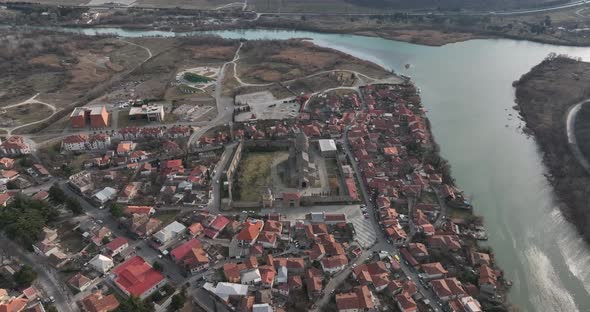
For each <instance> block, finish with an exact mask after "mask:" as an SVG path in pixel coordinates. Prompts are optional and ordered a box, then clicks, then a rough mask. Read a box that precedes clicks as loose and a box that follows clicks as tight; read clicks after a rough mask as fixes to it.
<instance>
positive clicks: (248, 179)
mask: <svg viewBox="0 0 590 312" xmlns="http://www.w3.org/2000/svg"><path fill="white" fill-rule="evenodd" d="M281 153H285V152H267V153H265V152H260V153H246V154H245V155H244V157H243V158H242V161H241V163H240V167H239V169H238V175H237V183H238V194H237V195H238V196H237V197H238V199H239V200H242V201H259V200H260V199H261V197H260V195H261V194H262V193H263V192H264V191H265V189H266V188H267V187H269V186H271V184H272V181H271V180H272V179H271V166H272V163H273V160H274V159H275V158H277V157H279V155H280V154H281Z"/></svg>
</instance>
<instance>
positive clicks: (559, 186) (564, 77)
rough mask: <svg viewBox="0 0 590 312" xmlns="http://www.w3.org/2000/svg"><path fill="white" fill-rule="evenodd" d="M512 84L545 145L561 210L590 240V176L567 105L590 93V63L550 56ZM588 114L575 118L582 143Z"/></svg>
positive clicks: (588, 138)
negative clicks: (573, 137)
mask: <svg viewBox="0 0 590 312" xmlns="http://www.w3.org/2000/svg"><path fill="white" fill-rule="evenodd" d="M514 85H515V86H516V100H517V103H518V106H519V108H520V111H521V115H522V116H523V118H524V120H525V122H526V125H527V127H528V129H530V130H531V131H532V133H534V135H535V138H536V140H537V142H538V144H539V145H540V147H541V150H542V152H543V161H544V163H545V164H546V166H547V167H548V169H549V173H550V178H549V179H550V181H551V183H552V185H553V187H554V188H555V191H556V193H557V195H558V197H559V199H560V200H561V201H562V202H563V203H564V205H562V209H563V211H564V212H565V214H566V216H567V217H568V219H569V220H570V221H571V222H572V223H574V224H575V225H576V227H577V228H578V230H579V231H580V233H581V234H582V235H583V236H584V238H585V239H586V240H590V210H588V209H587V207H588V198H589V197H590V176H589V175H588V173H587V172H586V171H585V170H584V168H583V167H582V166H581V165H580V164H579V163H578V161H577V160H576V158H575V157H574V155H573V154H572V152H571V150H570V147H569V145H568V143H567V142H568V141H567V134H566V115H567V112H568V109H569V108H570V107H571V106H572V105H573V104H575V103H578V102H579V101H581V100H583V99H586V98H588V97H590V63H585V62H581V61H578V60H573V59H571V58H567V57H564V56H555V55H551V56H550V57H548V58H547V59H546V60H544V61H543V62H542V63H541V64H539V65H537V66H535V67H534V68H533V69H532V70H531V71H530V72H529V73H527V74H525V75H523V76H522V78H521V79H520V80H519V81H516V82H515V83H514ZM585 118H590V114H588V113H587V112H584V111H582V112H581V113H580V114H579V115H578V119H577V120H576V124H577V125H578V126H579V127H580V128H579V129H576V133H577V134H578V136H577V139H578V141H579V142H583V141H590V135H589V134H590V133H589V132H588V131H586V130H585V129H586V127H587V125H588V122H589V120H585ZM582 148H587V146H585V145H583V146H582Z"/></svg>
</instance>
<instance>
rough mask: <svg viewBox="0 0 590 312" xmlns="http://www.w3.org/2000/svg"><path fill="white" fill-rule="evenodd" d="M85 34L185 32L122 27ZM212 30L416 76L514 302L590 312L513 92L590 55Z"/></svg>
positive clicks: (582, 271) (573, 251) (584, 257)
mask: <svg viewBox="0 0 590 312" xmlns="http://www.w3.org/2000/svg"><path fill="white" fill-rule="evenodd" d="M83 32H84V33H87V34H94V33H95V32H101V33H116V34H118V35H120V36H126V37H137V36H146V35H148V36H154V35H158V36H174V35H179V34H174V33H171V32H160V31H125V30H121V29H91V30H83ZM211 33H214V34H218V35H220V36H223V37H226V38H245V39H250V40H253V39H288V38H302V37H304V38H310V39H311V40H313V41H314V42H315V43H316V44H318V45H321V46H326V47H331V48H335V49H338V50H341V51H344V52H347V53H350V54H352V55H354V56H357V57H360V58H364V59H367V60H370V61H373V62H375V63H377V64H379V65H382V66H384V67H385V68H388V69H393V70H395V71H397V72H399V73H403V74H406V75H409V76H412V79H413V80H414V81H415V83H416V84H417V85H418V86H419V87H420V88H421V90H422V99H423V102H424V105H425V107H426V108H427V109H428V110H429V113H428V116H429V118H430V121H431V124H432V130H433V133H434V135H435V137H436V140H437V141H438V143H439V144H440V146H441V153H442V154H443V156H444V157H445V158H447V159H448V160H449V162H450V163H451V165H452V167H453V174H454V177H455V178H456V180H457V184H458V185H459V186H460V187H461V188H462V189H464V190H465V192H466V193H467V194H470V195H472V196H473V198H474V205H475V210H476V213H477V214H479V215H482V216H483V217H484V218H485V225H486V228H487V230H488V234H489V237H490V239H489V242H488V243H489V245H490V246H492V247H493V249H494V251H495V256H496V260H497V262H498V263H499V264H500V266H501V267H502V268H503V269H504V270H505V273H506V275H507V276H508V279H511V280H512V281H513V282H514V286H513V287H512V290H511V292H510V299H511V301H512V302H513V303H515V304H516V305H517V306H519V307H520V308H521V309H522V310H523V311H590V294H589V290H590V270H589V269H588V268H589V265H590V252H589V251H588V248H587V246H586V245H585V244H584V242H583V241H582V239H581V238H580V237H579V236H578V235H577V233H576V232H575V230H574V229H573V227H572V226H571V225H570V224H569V223H567V222H566V221H564V219H563V217H562V215H561V213H560V211H559V210H558V208H557V204H556V202H555V197H554V194H553V191H552V189H551V187H550V185H549V184H548V183H547V180H546V178H545V177H544V175H543V174H544V173H545V172H546V168H545V167H544V166H543V164H542V162H541V154H540V152H539V150H538V146H537V144H536V143H535V141H534V139H533V138H529V137H527V136H526V135H524V134H523V133H522V131H521V130H520V127H521V126H522V122H521V121H520V120H518V118H517V117H516V115H517V114H516V112H515V111H513V109H512V106H514V104H515V103H514V89H513V88H512V86H511V84H512V82H513V81H514V80H516V79H518V78H519V77H520V76H521V75H522V74H524V73H526V72H528V71H529V70H530V68H531V67H532V66H534V65H536V64H538V63H539V62H540V61H541V60H542V59H543V58H544V57H545V56H547V54H549V53H550V52H556V53H563V54H569V55H575V56H579V57H582V58H584V59H586V60H590V49H588V48H574V47H561V46H552V45H545V44H538V43H532V42H527V41H514V40H472V41H468V42H462V43H455V44H449V45H445V46H443V47H427V46H419V45H413V44H408V43H403V42H396V41H391V40H385V39H380V38H369V37H360V36H352V35H338V34H317V33H310V32H296V31H268V30H245V31H217V32H211ZM186 34H187V33H185V34H180V35H186ZM195 34H196V33H195ZM406 63H409V64H412V66H411V67H410V69H409V70H405V69H403V65H404V64H406ZM510 114H511V115H512V116H510Z"/></svg>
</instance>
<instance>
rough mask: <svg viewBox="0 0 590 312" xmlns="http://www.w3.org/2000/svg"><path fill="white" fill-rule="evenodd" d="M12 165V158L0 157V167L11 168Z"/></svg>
mask: <svg viewBox="0 0 590 312" xmlns="http://www.w3.org/2000/svg"><path fill="white" fill-rule="evenodd" d="M13 167H14V159H12V158H8V157H2V158H0V168H1V169H12V168H13Z"/></svg>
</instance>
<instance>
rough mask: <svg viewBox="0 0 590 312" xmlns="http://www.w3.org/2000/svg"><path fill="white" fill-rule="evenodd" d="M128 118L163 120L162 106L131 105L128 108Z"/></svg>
mask: <svg viewBox="0 0 590 312" xmlns="http://www.w3.org/2000/svg"><path fill="white" fill-rule="evenodd" d="M129 119H131V120H138V119H145V120H147V121H163V120H164V106H163V105H155V104H148V105H142V106H141V107H131V109H130V110H129Z"/></svg>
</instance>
